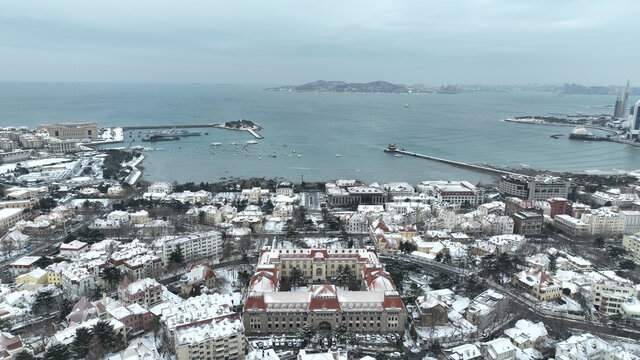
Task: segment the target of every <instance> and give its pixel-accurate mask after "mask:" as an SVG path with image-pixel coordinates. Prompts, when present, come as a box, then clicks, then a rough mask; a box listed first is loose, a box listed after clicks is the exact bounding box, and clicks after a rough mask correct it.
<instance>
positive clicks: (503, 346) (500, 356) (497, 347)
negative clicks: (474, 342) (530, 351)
mask: <svg viewBox="0 0 640 360" xmlns="http://www.w3.org/2000/svg"><path fill="white" fill-rule="evenodd" d="M480 351H481V352H482V356H484V358H485V359H488V360H504V359H515V357H516V347H515V346H513V344H512V343H511V341H509V339H506V338H497V339H494V340H491V341H488V342H485V343H482V344H481V349H480Z"/></svg>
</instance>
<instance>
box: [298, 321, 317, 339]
mask: <svg viewBox="0 0 640 360" xmlns="http://www.w3.org/2000/svg"><path fill="white" fill-rule="evenodd" d="M315 334H316V328H314V327H313V325H311V324H305V325H304V326H302V327H301V328H300V331H298V337H301V338H303V339H305V340H307V341H309V339H311V338H312V337H313V336H314V335H315Z"/></svg>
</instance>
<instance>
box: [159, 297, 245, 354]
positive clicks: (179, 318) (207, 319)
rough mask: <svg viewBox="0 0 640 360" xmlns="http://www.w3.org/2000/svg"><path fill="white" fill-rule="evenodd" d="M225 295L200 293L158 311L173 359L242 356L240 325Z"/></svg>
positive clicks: (240, 321)
mask: <svg viewBox="0 0 640 360" xmlns="http://www.w3.org/2000/svg"><path fill="white" fill-rule="evenodd" d="M229 300H230V299H229V298H228V297H225V296H222V295H218V294H214V295H200V296H196V297H192V298H189V299H187V300H186V301H184V302H183V303H182V304H180V305H178V306H172V307H168V308H165V309H164V310H162V320H161V321H162V324H163V328H164V330H165V333H166V335H167V338H169V343H170V345H171V347H172V349H173V351H174V353H175V354H176V358H177V360H194V359H209V358H211V359H226V360H239V359H243V358H244V349H245V337H244V326H243V323H242V319H241V318H240V314H238V313H236V312H234V311H233V306H234V305H233V304H232V303H231V302H230V301H229Z"/></svg>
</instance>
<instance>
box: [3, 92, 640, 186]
mask: <svg viewBox="0 0 640 360" xmlns="http://www.w3.org/2000/svg"><path fill="white" fill-rule="evenodd" d="M631 100H633V101H635V99H630V102H632V101H631ZM614 101H615V98H614V97H611V96H564V97H559V96H557V95H556V94H552V93H542V92H520V91H514V92H494V93H489V92H478V93H462V94H458V95H395V94H370V95H367V94H315V93H287V92H267V91H262V90H261V87H258V86H230V85H226V86H225V85H165V84H162V85H155V84H91V83H79V84H75V83H46V84H43V83H0V125H1V126H10V125H13V126H15V125H26V126H29V127H35V126H36V125H37V124H41V123H51V122H61V121H72V122H80V121H97V122H98V123H99V125H100V126H126V125H155V124H206V123H219V122H225V121H230V120H237V119H240V118H244V119H249V120H252V121H254V122H256V123H258V124H260V125H262V126H263V127H264V129H263V130H262V131H260V133H261V134H262V135H263V136H264V137H265V138H264V139H263V140H258V142H259V144H258V145H249V146H245V142H246V141H247V140H253V138H252V137H251V136H250V135H249V134H248V133H243V132H232V131H225V130H219V129H213V128H210V129H202V130H201V131H203V132H208V133H209V134H208V135H203V136H198V137H187V138H183V139H182V140H180V141H177V142H163V143H142V142H140V139H141V137H138V135H141V136H144V132H143V133H140V134H139V133H138V132H137V131H136V132H133V133H132V134H131V137H129V134H128V133H127V140H126V141H125V144H124V145H127V144H129V143H130V142H131V139H133V140H136V141H135V142H134V144H143V145H146V146H154V147H161V148H162V150H159V151H152V152H147V155H148V158H147V160H145V162H144V163H143V165H144V166H145V169H146V170H145V179H147V180H150V181H153V180H168V181H173V180H177V181H180V182H182V181H196V182H200V181H214V180H217V179H220V178H222V177H231V176H235V177H250V176H259V177H267V178H270V177H282V178H288V179H291V180H294V181H299V180H300V179H301V177H302V176H304V179H305V180H329V179H334V178H340V177H348V178H353V177H355V178H360V179H363V180H365V181H368V182H373V181H378V182H387V181H401V180H402V181H410V182H413V183H416V182H419V181H421V180H426V179H466V180H469V181H472V182H477V181H483V182H489V181H491V180H492V178H491V176H488V175H484V174H478V173H475V172H470V171H466V170H461V169H458V168H455V167H451V166H448V165H445V164H439V163H434V162H430V161H427V160H421V159H416V158H411V157H406V156H405V157H403V158H395V157H393V156H391V155H390V154H386V153H383V152H382V150H383V149H384V148H385V147H386V146H387V145H388V144H389V143H391V142H395V143H397V144H398V145H399V146H402V147H404V148H406V149H407V150H411V151H415V152H418V153H423V154H429V155H434V156H439V157H444V158H448V159H453V160H459V161H466V162H476V163H490V164H494V165H498V166H507V167H514V168H520V167H523V166H527V167H532V168H537V169H550V170H568V171H590V172H591V171H593V172H597V171H604V172H611V171H620V170H636V169H638V168H640V148H638V147H631V146H628V145H622V144H616V143H605V142H592V143H584V142H581V141H570V140H568V139H567V138H566V137H561V138H559V139H557V140H556V139H553V138H551V137H550V136H549V135H552V134H556V133H564V134H568V133H569V131H570V130H571V128H568V127H567V128H565V127H550V126H534V125H520V124H513V123H505V122H503V121H502V120H503V119H505V118H507V117H513V116H521V115H547V114H549V113H576V112H583V113H601V112H610V110H603V109H594V108H591V106H601V105H608V104H613V102H614ZM404 104H411V107H404ZM212 142H221V143H223V144H224V145H223V146H221V147H211V146H209V144H210V143H212ZM232 142H237V143H240V144H241V146H237V147H232V146H231V145H230V144H231V143H232ZM285 144H286V146H285ZM120 146H122V145H120ZM294 150H295V153H294V152H293V151H294ZM336 154H340V155H341V157H336ZM269 155H275V156H276V157H270V156H269ZM298 155H300V157H298Z"/></svg>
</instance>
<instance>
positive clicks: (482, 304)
mask: <svg viewBox="0 0 640 360" xmlns="http://www.w3.org/2000/svg"><path fill="white" fill-rule="evenodd" d="M508 301H509V300H508V299H507V297H506V296H504V295H503V294H501V293H499V292H497V291H495V290H492V289H488V290H485V291H484V292H483V293H482V294H480V295H478V296H476V297H475V298H474V299H473V301H471V303H470V304H469V307H468V308H467V313H466V315H465V317H466V319H467V320H468V321H470V322H471V323H472V324H474V325H476V326H477V327H478V329H479V330H484V329H486V328H487V327H489V325H491V324H493V323H494V321H495V320H496V317H497V316H498V315H499V314H500V313H502V312H504V309H505V307H506V305H507V303H508Z"/></svg>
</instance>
